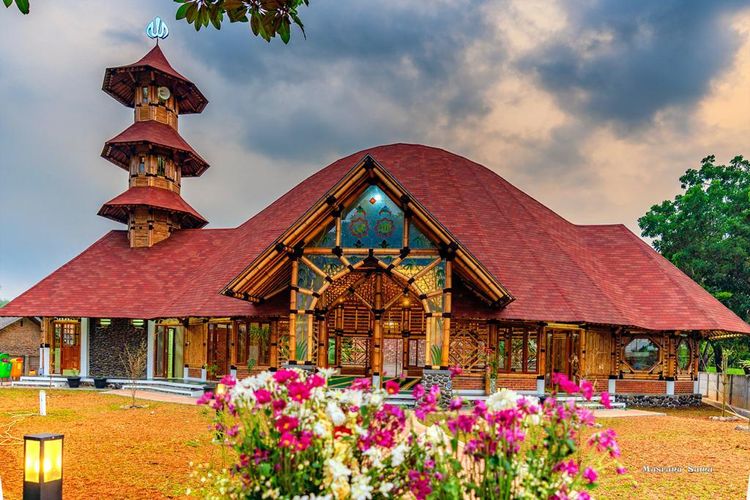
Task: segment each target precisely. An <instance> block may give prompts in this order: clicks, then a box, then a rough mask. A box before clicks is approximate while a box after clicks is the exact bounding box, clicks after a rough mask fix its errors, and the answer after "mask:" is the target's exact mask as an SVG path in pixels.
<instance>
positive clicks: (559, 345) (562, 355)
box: [547, 330, 573, 383]
mask: <svg viewBox="0 0 750 500" xmlns="http://www.w3.org/2000/svg"><path fill="white" fill-rule="evenodd" d="M572 337H573V332H571V331H566V330H552V332H551V333H549V334H548V336H547V339H548V342H549V357H548V358H547V359H548V360H549V361H548V362H547V375H548V376H551V375H552V373H564V374H565V375H567V376H568V377H570V376H571V375H572V373H571V355H572ZM548 383H549V381H548Z"/></svg>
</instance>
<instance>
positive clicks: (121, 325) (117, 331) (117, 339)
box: [89, 319, 146, 378]
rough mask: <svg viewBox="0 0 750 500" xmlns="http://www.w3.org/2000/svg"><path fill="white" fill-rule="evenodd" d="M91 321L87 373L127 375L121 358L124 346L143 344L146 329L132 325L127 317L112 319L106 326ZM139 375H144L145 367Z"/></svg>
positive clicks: (110, 375)
mask: <svg viewBox="0 0 750 500" xmlns="http://www.w3.org/2000/svg"><path fill="white" fill-rule="evenodd" d="M91 323H92V327H91V333H90V335H89V373H90V374H91V375H92V376H102V377H127V372H126V369H125V362H124V360H123V356H124V352H125V346H126V345H129V346H132V348H136V347H137V346H138V344H139V343H140V342H143V343H144V345H145V344H146V329H145V328H136V327H134V326H133V325H132V324H131V323H130V320H128V319H113V320H112V322H111V323H110V325H109V326H107V327H101V326H99V325H98V322H96V320H94V319H92V320H91ZM93 325H96V326H93ZM141 377H143V378H145V377H146V370H145V369H144V370H143V374H142V375H141Z"/></svg>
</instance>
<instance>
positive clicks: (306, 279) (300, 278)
mask: <svg viewBox="0 0 750 500" xmlns="http://www.w3.org/2000/svg"><path fill="white" fill-rule="evenodd" d="M297 286H298V287H300V288H307V289H308V290H315V291H317V290H318V289H319V288H320V287H321V286H323V277H322V276H320V275H319V274H317V273H316V272H315V271H313V270H312V269H310V267H309V266H308V265H307V264H305V263H304V262H300V263H299V270H298V272H297Z"/></svg>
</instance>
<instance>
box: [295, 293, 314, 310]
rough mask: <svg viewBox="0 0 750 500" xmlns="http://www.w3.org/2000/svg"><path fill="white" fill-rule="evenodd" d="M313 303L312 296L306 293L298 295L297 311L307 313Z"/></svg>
mask: <svg viewBox="0 0 750 500" xmlns="http://www.w3.org/2000/svg"><path fill="white" fill-rule="evenodd" d="M312 301H313V297H312V295H307V294H305V293H298V294H297V310H298V311H306V310H308V309H310V306H311V305H312Z"/></svg>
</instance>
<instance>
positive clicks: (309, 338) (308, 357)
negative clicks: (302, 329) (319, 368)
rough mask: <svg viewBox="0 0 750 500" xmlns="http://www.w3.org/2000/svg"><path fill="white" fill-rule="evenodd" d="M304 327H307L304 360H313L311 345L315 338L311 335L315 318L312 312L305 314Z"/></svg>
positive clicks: (312, 345)
mask: <svg viewBox="0 0 750 500" xmlns="http://www.w3.org/2000/svg"><path fill="white" fill-rule="evenodd" d="M306 317H307V321H306V322H305V323H306V328H307V342H306V345H307V352H306V353H305V361H310V362H312V361H313V347H314V342H315V338H314V337H313V325H314V320H315V318H314V317H313V315H312V314H307V315H306Z"/></svg>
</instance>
